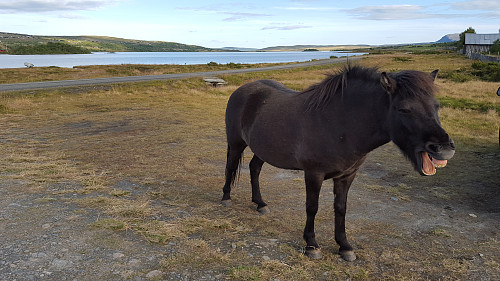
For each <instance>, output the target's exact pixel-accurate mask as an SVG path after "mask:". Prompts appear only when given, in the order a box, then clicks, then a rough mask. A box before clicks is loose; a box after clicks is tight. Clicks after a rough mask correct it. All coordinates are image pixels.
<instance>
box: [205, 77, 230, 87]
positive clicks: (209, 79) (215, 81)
mask: <svg viewBox="0 0 500 281" xmlns="http://www.w3.org/2000/svg"><path fill="white" fill-rule="evenodd" d="M203 80H205V83H207V84H208V85H212V86H213V87H217V86H222V85H226V84H227V82H226V81H224V80H223V79H220V78H217V77H205V78H203Z"/></svg>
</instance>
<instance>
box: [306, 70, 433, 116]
mask: <svg viewBox="0 0 500 281" xmlns="http://www.w3.org/2000/svg"><path fill="white" fill-rule="evenodd" d="M388 76H389V77H390V78H392V79H394V80H395V82H396V83H397V93H396V94H397V95H403V97H404V98H405V97H412V96H419V95H424V96H425V95H433V94H434V92H436V86H435V84H434V82H433V78H432V76H431V75H429V74H427V73H424V72H420V71H414V70H405V71H400V72H397V73H388ZM380 78H381V73H380V72H379V71H378V68H375V67H373V68H372V67H362V66H359V65H355V66H352V65H346V66H344V67H343V68H342V69H340V70H339V71H338V72H336V73H333V74H327V77H326V78H325V79H324V80H323V81H321V82H320V83H318V84H315V85H312V86H310V87H309V88H307V89H306V90H304V91H302V92H301V94H307V95H308V97H307V99H306V108H307V110H308V111H310V110H318V109H321V108H323V107H324V106H325V105H327V104H328V103H329V102H330V101H331V99H332V97H333V96H335V95H336V94H337V93H339V92H340V93H341V94H342V95H343V94H344V89H345V88H346V87H347V86H348V83H349V81H351V80H352V79H361V80H364V81H365V82H364V83H376V84H378V85H380ZM380 89H381V90H382V89H383V88H382V86H380Z"/></svg>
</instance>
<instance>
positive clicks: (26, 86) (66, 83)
mask: <svg viewBox="0 0 500 281" xmlns="http://www.w3.org/2000/svg"><path fill="white" fill-rule="evenodd" d="M359 58H360V57H350V58H349V61H354V60H357V59H359ZM346 61H347V58H337V59H329V60H318V61H310V62H303V63H296V64H287V65H277V66H268V67H259V68H248V69H231V70H220V71H208V72H193V73H177V74H163V75H146V76H125V77H108V78H93V79H76V80H59V81H45V82H31V83H15V84H0V92H7V91H22V90H33V89H48V88H58V87H74V86H88V85H100V84H114V83H129V82H141V81H153V80H170V79H183V78H191V77H205V76H217V75H222V74H239V73H248V72H259V71H270V70H281V69H290V68H297V67H309V66H315V65H325V64H331V63H341V62H346Z"/></svg>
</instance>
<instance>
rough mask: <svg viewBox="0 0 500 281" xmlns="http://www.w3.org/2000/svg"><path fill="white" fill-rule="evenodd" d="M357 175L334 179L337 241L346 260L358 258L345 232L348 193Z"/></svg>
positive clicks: (341, 254)
mask: <svg viewBox="0 0 500 281" xmlns="http://www.w3.org/2000/svg"><path fill="white" fill-rule="evenodd" d="M355 176H356V173H354V174H352V175H350V176H348V177H345V178H342V179H336V180H333V184H334V193H335V202H334V203H333V206H334V209H335V241H336V242H337V244H339V246H340V249H339V254H340V256H341V257H342V258H343V259H344V260H346V261H353V260H355V259H356V255H355V254H354V251H353V249H352V247H351V245H350V244H349V242H347V236H346V234H345V214H346V205H347V193H348V191H349V187H350V186H351V183H352V181H353V180H354V177H355Z"/></svg>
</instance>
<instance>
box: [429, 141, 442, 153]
mask: <svg viewBox="0 0 500 281" xmlns="http://www.w3.org/2000/svg"><path fill="white" fill-rule="evenodd" d="M426 148H427V151H429V152H438V151H439V149H440V146H439V145H438V144H435V143H428V144H427V145H426Z"/></svg>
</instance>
